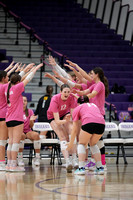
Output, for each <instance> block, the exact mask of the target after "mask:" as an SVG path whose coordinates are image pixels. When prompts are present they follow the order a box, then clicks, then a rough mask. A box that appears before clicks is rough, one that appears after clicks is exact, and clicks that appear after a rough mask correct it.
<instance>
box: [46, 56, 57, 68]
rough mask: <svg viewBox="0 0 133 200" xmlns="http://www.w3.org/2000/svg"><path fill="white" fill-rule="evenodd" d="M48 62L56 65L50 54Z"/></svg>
mask: <svg viewBox="0 0 133 200" xmlns="http://www.w3.org/2000/svg"><path fill="white" fill-rule="evenodd" d="M48 62H49V64H50V65H52V66H55V65H56V62H55V59H54V58H53V57H52V56H49V58H48Z"/></svg>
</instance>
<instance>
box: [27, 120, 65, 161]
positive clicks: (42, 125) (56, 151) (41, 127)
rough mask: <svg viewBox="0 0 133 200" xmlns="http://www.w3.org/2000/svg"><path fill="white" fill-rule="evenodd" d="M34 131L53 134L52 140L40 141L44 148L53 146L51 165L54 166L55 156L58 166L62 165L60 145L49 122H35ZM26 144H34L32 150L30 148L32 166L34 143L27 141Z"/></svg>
mask: <svg viewBox="0 0 133 200" xmlns="http://www.w3.org/2000/svg"><path fill="white" fill-rule="evenodd" d="M33 130H34V131H39V132H40V131H51V132H52V133H53V134H52V135H53V138H52V139H42V138H41V139H40V142H41V145H43V146H52V151H51V161H50V164H51V165H54V161H55V156H57V159H58V164H59V165H61V164H62V162H61V156H60V143H59V139H58V138H57V135H56V134H55V133H54V132H53V129H52V128H51V126H50V124H49V123H47V122H35V123H34V126H33ZM25 144H32V148H30V155H29V164H30V165H31V164H32V152H33V142H32V141H31V140H29V139H26V140H25Z"/></svg>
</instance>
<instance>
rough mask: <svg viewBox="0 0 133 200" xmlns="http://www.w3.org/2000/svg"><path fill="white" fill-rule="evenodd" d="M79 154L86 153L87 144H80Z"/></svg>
mask: <svg viewBox="0 0 133 200" xmlns="http://www.w3.org/2000/svg"><path fill="white" fill-rule="evenodd" d="M77 149H78V154H86V150H85V145H83V144H78V148H77Z"/></svg>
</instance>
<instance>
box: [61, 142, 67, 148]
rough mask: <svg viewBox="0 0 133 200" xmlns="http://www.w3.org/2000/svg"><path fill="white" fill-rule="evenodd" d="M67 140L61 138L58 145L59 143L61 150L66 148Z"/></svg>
mask: <svg viewBox="0 0 133 200" xmlns="http://www.w3.org/2000/svg"><path fill="white" fill-rule="evenodd" d="M66 144H67V141H66V140H63V141H61V142H60V145H61V150H66V148H67V145H66Z"/></svg>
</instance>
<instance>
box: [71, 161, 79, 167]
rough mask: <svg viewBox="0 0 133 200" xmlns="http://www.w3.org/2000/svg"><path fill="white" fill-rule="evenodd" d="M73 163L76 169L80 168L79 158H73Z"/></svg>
mask: <svg viewBox="0 0 133 200" xmlns="http://www.w3.org/2000/svg"><path fill="white" fill-rule="evenodd" d="M72 164H73V168H74V169H78V168H79V164H78V159H77V158H74V159H73V160H72Z"/></svg>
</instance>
